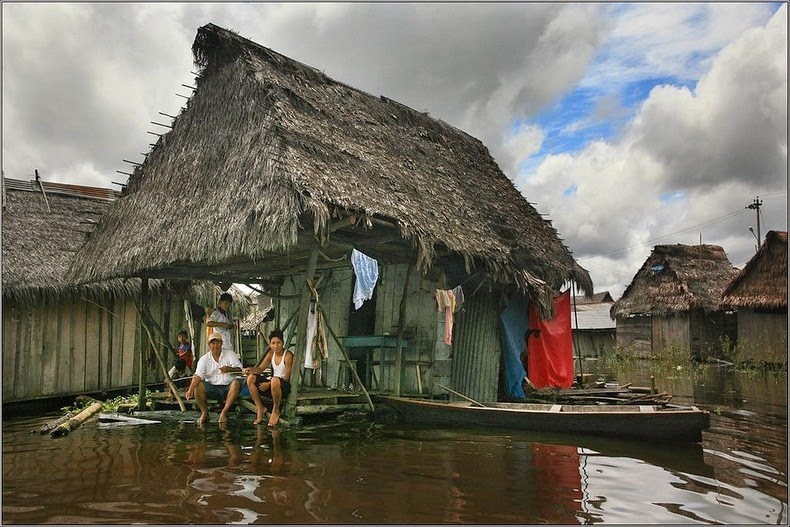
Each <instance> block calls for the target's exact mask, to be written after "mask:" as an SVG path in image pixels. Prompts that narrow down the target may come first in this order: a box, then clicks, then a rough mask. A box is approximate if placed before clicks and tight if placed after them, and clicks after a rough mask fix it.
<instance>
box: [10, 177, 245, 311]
mask: <svg viewBox="0 0 790 527" xmlns="http://www.w3.org/2000/svg"><path fill="white" fill-rule="evenodd" d="M2 181H3V223H2V225H3V229H2V234H3V236H2V238H3V242H2V251H3V282H2V283H3V300H4V301H8V300H12V301H15V302H16V303H18V304H20V305H33V304H35V303H37V302H41V301H59V300H73V299H75V298H80V297H84V298H88V299H92V300H102V299H106V298H109V297H122V296H124V297H128V296H135V297H138V296H139V295H140V284H141V282H140V279H139V278H125V279H121V278H114V279H110V280H105V281H99V282H92V283H89V284H77V283H75V282H73V281H71V280H69V279H68V278H67V274H68V270H69V267H71V265H72V263H73V259H74V256H75V254H76V253H77V250H78V249H79V248H80V247H81V246H82V244H84V243H85V240H86V238H87V236H88V234H89V233H90V232H92V231H93V229H94V228H95V227H96V225H97V224H98V222H99V219H100V218H101V216H102V215H103V214H104V213H105V212H106V211H107V209H108V208H109V207H110V205H111V204H112V202H113V201H114V200H116V199H118V198H119V197H120V193H119V192H117V191H114V190H112V189H106V188H99V187H89V186H84V185H73V184H68V183H54V182H49V181H43V180H35V181H22V180H17V179H10V178H5V177H3V179H2ZM149 287H150V288H151V289H152V290H154V291H160V290H161V289H162V288H163V287H165V284H164V283H163V281H162V280H151V281H150V282H149ZM181 289H183V292H184V293H185V295H186V297H187V298H189V299H194V300H196V301H201V302H206V303H214V302H216V298H217V297H218V295H219V293H220V290H219V288H218V287H217V286H215V285H213V284H211V283H207V282H197V283H194V284H191V285H189V286H188V287H186V288H181ZM244 313H246V309H245V310H244Z"/></svg>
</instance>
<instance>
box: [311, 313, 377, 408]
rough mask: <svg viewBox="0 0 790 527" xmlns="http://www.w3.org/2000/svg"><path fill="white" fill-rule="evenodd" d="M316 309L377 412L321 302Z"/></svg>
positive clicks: (370, 404)
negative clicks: (318, 310)
mask: <svg viewBox="0 0 790 527" xmlns="http://www.w3.org/2000/svg"><path fill="white" fill-rule="evenodd" d="M316 307H318V309H320V310H321V313H323V315H324V324H325V325H326V328H327V329H328V330H329V334H330V335H332V338H333V339H335V343H337V347H338V348H340V353H342V354H343V358H344V359H345V360H346V364H348V369H349V370H351V375H352V376H353V377H354V381H355V382H356V383H357V386H360V387H361V388H362V392H363V393H364V394H365V398H366V399H367V400H368V405H369V406H370V409H371V411H374V412H375V411H376V409H375V408H374V407H373V401H372V400H371V398H370V394H369V393H368V391H367V389H365V384H364V383H363V382H362V380H361V379H360V378H359V374H358V373H357V369H356V368H352V367H351V361H350V360H349V358H348V354H347V353H346V350H345V348H344V347H343V343H342V342H340V339H339V338H338V337H337V335H335V332H334V331H333V330H332V326H330V325H329V317H327V316H326V311H324V306H323V305H321V303H320V302H316Z"/></svg>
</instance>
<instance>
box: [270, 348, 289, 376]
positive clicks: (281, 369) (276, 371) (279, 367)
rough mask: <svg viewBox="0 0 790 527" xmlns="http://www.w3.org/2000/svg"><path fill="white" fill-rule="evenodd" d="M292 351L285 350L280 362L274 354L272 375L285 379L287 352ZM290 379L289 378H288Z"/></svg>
mask: <svg viewBox="0 0 790 527" xmlns="http://www.w3.org/2000/svg"><path fill="white" fill-rule="evenodd" d="M286 353H291V352H290V351H288V350H286V351H283V357H282V359H281V360H280V364H277V362H275V361H276V360H277V356H276V355H272V375H274V376H275V377H280V378H281V379H285V354H286ZM286 380H288V379H286Z"/></svg>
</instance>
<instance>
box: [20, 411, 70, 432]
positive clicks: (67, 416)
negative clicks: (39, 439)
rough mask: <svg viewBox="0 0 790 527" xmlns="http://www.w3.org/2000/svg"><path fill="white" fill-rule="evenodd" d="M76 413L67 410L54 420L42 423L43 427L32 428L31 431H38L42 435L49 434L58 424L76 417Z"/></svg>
mask: <svg viewBox="0 0 790 527" xmlns="http://www.w3.org/2000/svg"><path fill="white" fill-rule="evenodd" d="M74 415H75V412H66V413H65V414H64V415H61V416H60V417H58V418H57V419H55V420H54V421H50V422H49V423H45V424H43V425H41V428H39V429H38V430H31V431H30V433H31V434H35V433H36V432H38V433H39V434H41V435H44V434H48V433H50V432H52V431H53V430H54V429H56V428H57V427H58V426H60V425H62V424H63V423H65V422H66V421H68V420H69V419H71V418H72V417H74Z"/></svg>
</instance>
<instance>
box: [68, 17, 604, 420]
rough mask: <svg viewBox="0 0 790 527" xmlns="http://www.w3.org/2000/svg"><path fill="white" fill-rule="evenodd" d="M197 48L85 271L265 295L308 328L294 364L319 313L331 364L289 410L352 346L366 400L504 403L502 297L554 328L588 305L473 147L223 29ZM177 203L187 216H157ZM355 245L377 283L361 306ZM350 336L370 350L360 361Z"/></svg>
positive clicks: (523, 206) (293, 338) (89, 250)
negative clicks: (515, 298)
mask: <svg viewBox="0 0 790 527" xmlns="http://www.w3.org/2000/svg"><path fill="white" fill-rule="evenodd" d="M193 52H194V56H195V62H196V65H197V67H198V69H199V72H198V75H197V78H196V79H195V85H196V89H195V90H194V93H193V95H192V96H191V98H190V99H189V101H188V102H187V104H186V106H185V107H184V108H183V109H182V111H181V112H180V113H179V115H178V116H177V117H176V118H175V120H174V121H173V122H172V130H170V131H169V132H168V133H166V134H165V135H163V136H162V137H161V138H160V139H159V141H158V142H157V143H156V145H155V146H154V147H153V149H152V151H151V152H150V153H149V155H148V156H147V158H146V160H145V162H144V163H142V165H141V166H140V167H139V168H137V169H136V170H135V171H134V174H133V175H132V176H131V177H130V179H129V181H128V192H127V193H126V195H124V196H123V197H122V198H121V199H119V200H117V202H116V203H115V204H114V205H113V207H112V208H111V209H110V210H109V211H108V212H107V214H106V215H105V216H104V217H103V218H102V220H101V222H100V224H99V226H98V228H97V229H96V231H95V232H94V233H93V235H92V236H91V237H90V239H89V240H88V243H87V244H86V245H85V246H84V247H83V248H82V249H81V250H80V252H79V254H78V258H77V259H76V262H75V266H74V268H73V272H74V276H75V277H76V278H78V279H80V280H82V281H95V280H104V279H110V278H114V277H123V276H140V277H149V278H168V279H179V280H183V279H192V280H195V279H203V280H212V281H231V282H235V283H248V284H257V285H256V287H258V288H259V289H261V290H263V291H265V292H266V293H267V294H268V295H270V296H272V297H273V298H274V299H275V300H274V305H275V309H276V321H277V324H278V325H279V326H280V327H283V326H285V325H286V323H287V322H289V320H294V321H295V322H294V323H293V324H291V325H290V326H288V328H287V329H286V340H287V341H289V342H290V343H291V347H292V349H294V350H295V358H294V360H295V364H297V365H302V364H304V361H305V349H306V346H305V341H306V328H307V323H308V320H307V319H308V312H310V311H313V310H315V309H317V308H320V311H321V312H322V313H323V315H324V321H325V326H326V328H327V330H328V331H327V340H328V341H329V350H328V357H327V358H322V360H321V361H320V364H319V368H317V369H313V370H312V371H309V369H305V371H304V372H303V371H302V368H301V367H299V368H294V369H295V370H296V371H295V374H294V378H292V379H291V380H292V384H293V386H294V388H295V389H294V390H293V391H292V392H291V397H290V398H289V401H288V409H289V411H290V412H293V411H295V410H294V407H295V404H296V400H297V397H298V396H297V392H298V391H299V389H300V388H299V387H300V386H302V385H304V384H308V385H309V384H313V383H316V384H318V385H325V386H327V387H331V386H332V385H334V384H337V383H338V379H343V380H345V377H342V376H341V374H342V375H345V373H344V368H345V367H344V364H348V362H346V361H345V359H344V357H343V354H342V353H343V351H346V352H347V353H348V354H350V355H351V357H350V359H351V360H357V362H358V363H357V365H356V368H357V369H356V371H357V372H358V373H359V374H361V377H364V378H366V381H367V384H368V388H369V389H377V390H379V391H383V392H387V393H398V394H400V393H415V394H416V393H423V394H425V395H428V394H440V393H446V392H444V391H443V389H442V388H440V387H439V384H441V385H444V386H453V387H454V388H455V389H457V390H459V391H461V392H462V393H466V394H468V395H469V396H472V397H479V398H480V400H484V401H485V400H493V399H495V398H496V394H497V383H498V374H499V367H500V359H501V357H500V347H499V338H498V326H497V324H498V311H499V309H500V308H499V306H500V298H501V296H502V295H505V294H508V295H522V296H523V297H525V298H527V299H528V300H529V302H532V303H534V304H536V305H537V306H538V307H540V308H541V310H542V312H543V313H544V315H546V316H550V311H551V305H552V304H551V300H552V297H553V296H554V295H555V294H556V293H557V292H558V291H559V289H560V287H561V286H563V284H565V283H567V282H569V281H576V282H577V283H578V284H579V285H580V286H581V287H582V288H583V290H585V291H587V292H589V293H592V283H591V281H590V277H589V274H588V273H587V272H586V271H585V270H584V269H582V268H581V267H579V266H578V265H577V263H576V262H575V260H574V259H573V257H572V255H571V252H570V250H569V249H568V248H567V247H566V246H565V245H564V244H563V243H562V241H561V240H560V239H559V237H558V235H557V232H556V231H555V230H554V229H553V227H552V226H551V225H550V224H549V223H548V222H547V221H545V220H544V219H543V218H542V217H541V216H540V214H538V212H537V211H536V210H535V209H534V208H533V207H532V206H531V205H530V204H529V203H528V202H527V201H526V199H524V197H523V196H522V195H521V194H520V192H519V191H518V190H517V189H516V188H515V187H514V186H513V184H512V182H511V181H510V180H509V179H508V178H507V177H506V176H505V175H504V174H503V173H502V172H501V170H500V169H499V167H498V166H497V165H496V163H495V162H494V160H493V159H492V157H491V155H490V154H489V152H488V150H487V149H486V147H485V146H483V144H482V143H480V141H478V140H477V139H475V138H473V137H471V136H469V135H468V134H466V133H464V132H462V131H461V130H458V129H456V128H454V127H452V126H450V125H448V124H446V123H444V122H442V121H439V120H437V119H434V118H431V117H429V116H428V115H427V114H426V113H423V112H419V111H415V110H413V109H411V108H409V107H407V106H404V105H403V104H400V103H398V102H396V101H393V100H391V99H388V98H387V97H383V96H381V97H376V96H373V95H370V94H367V93H365V92H362V91H360V90H357V89H354V88H352V87H350V86H348V85H345V84H343V83H341V82H337V81H335V80H332V79H331V78H329V77H328V76H326V75H325V74H324V73H322V72H321V71H319V70H318V69H316V68H313V67H310V66H307V65H305V64H302V63H300V62H297V61H296V60H293V59H290V58H288V57H285V56H283V55H281V54H279V53H276V52H275V51H272V50H270V49H268V48H265V47H263V46H261V45H258V44H256V43H254V42H252V41H250V40H247V39H245V38H242V37H240V36H239V35H237V34H235V33H233V32H232V31H228V30H226V29H223V28H220V27H218V26H215V25H213V24H208V25H206V26H204V27H201V28H200V29H199V30H198V32H197V37H196V39H195V42H194V45H193ZM176 207H179V208H180V209H182V210H189V211H190V214H188V215H179V216H176V217H171V216H169V215H166V214H162V211H165V210H174V209H175V208H176ZM352 249H357V250H359V251H361V252H362V253H364V254H365V255H367V256H369V257H371V258H374V259H375V260H376V261H377V262H378V270H379V277H378V282H377V284H376V288H375V290H374V295H373V298H371V299H370V300H368V301H366V302H365V303H364V304H363V305H362V307H361V308H359V309H357V308H356V307H355V306H353V305H352V294H353V290H354V287H355V280H356V279H355V274H354V271H353V269H352V266H351V263H350V256H349V255H350V254H351V251H352ZM458 285H462V287H463V290H464V291H465V292H466V295H465V303H464V304H463V306H462V307H461V309H460V311H458V312H457V313H455V314H454V330H453V335H452V344H451V345H448V344H446V343H445V340H444V338H445V330H446V329H447V328H446V326H445V321H446V320H449V319H446V318H445V315H444V314H443V313H439V312H438V309H437V304H436V300H435V296H436V290H437V289H440V290H447V289H450V288H454V287H456V286H458ZM316 300H317V301H316ZM297 308H298V312H297ZM525 316H526V313H525ZM293 317H295V318H293ZM353 336H358V337H371V338H370V339H368V340H365V339H364V338H363V339H362V342H365V343H366V346H367V347H365V348H364V349H363V348H354V346H353V344H354V343H355V342H356V343H357V344H359V342H360V340H357V341H354V340H353V339H351V338H350V337H353ZM343 342H345V343H346V344H348V346H347V348H348V349H346V346H344V347H342V351H341V346H339V343H343ZM355 349H356V352H357V353H358V355H354V351H355ZM308 362H309V360H308ZM363 363H364V364H365V366H364V367H363V366H362V364H363ZM364 368H370V369H372V371H370V370H368V371H363V369H364ZM303 378H304V379H303ZM303 381H304V382H303ZM324 391H326V389H324Z"/></svg>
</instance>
